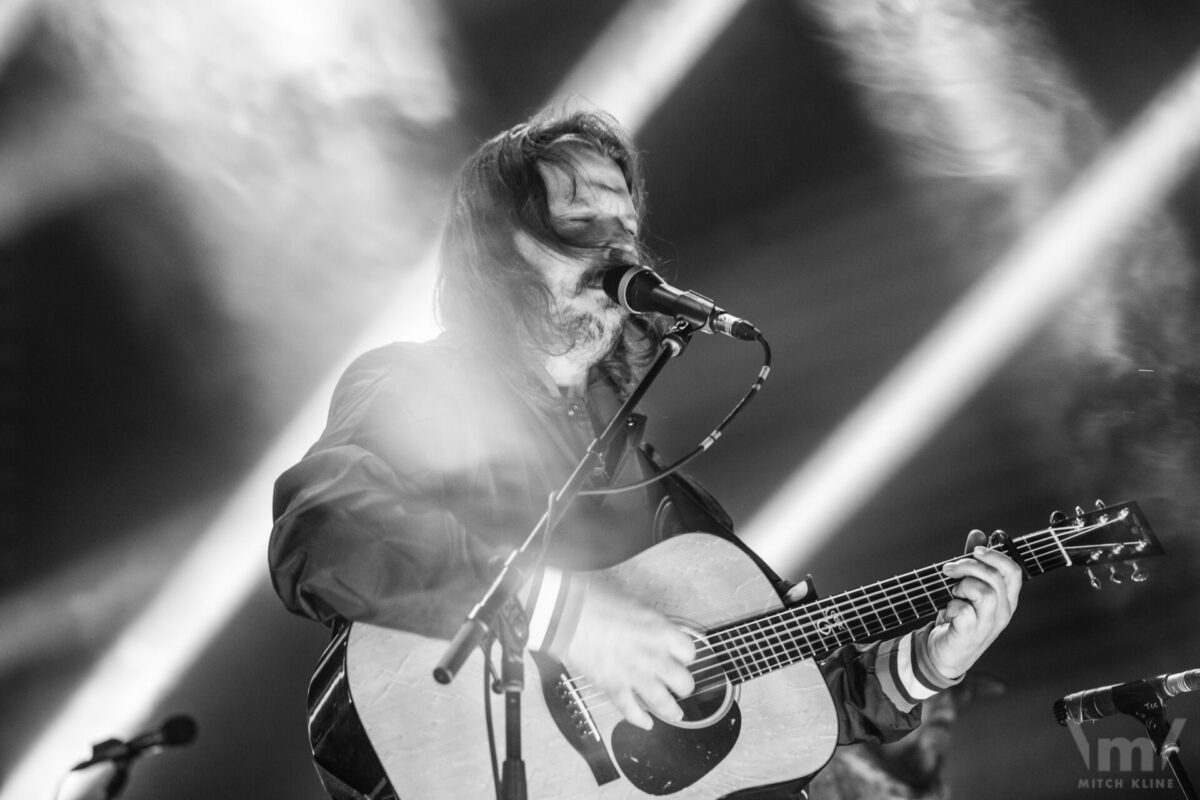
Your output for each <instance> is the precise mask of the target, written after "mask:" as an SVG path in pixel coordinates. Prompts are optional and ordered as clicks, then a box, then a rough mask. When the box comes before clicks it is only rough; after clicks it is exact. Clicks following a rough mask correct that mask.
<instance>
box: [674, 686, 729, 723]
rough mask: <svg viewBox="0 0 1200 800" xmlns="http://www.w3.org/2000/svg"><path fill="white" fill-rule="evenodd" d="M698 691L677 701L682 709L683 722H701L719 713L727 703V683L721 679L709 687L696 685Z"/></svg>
mask: <svg viewBox="0 0 1200 800" xmlns="http://www.w3.org/2000/svg"><path fill="white" fill-rule="evenodd" d="M697 689H701V690H700V691H697V692H695V693H694V694H692V695H691V696H690V697H685V698H683V699H682V700H680V701H679V707H680V708H682V709H683V720H684V722H703V721H705V720H708V719H712V718H713V717H715V716H717V715H719V714H721V713H722V712H723V711H724V710H725V708H726V706H727V705H728V703H727V702H726V701H727V699H728V698H729V684H728V683H727V682H725V681H722V682H721V683H719V684H718V685H716V686H714V687H713V688H710V689H703V688H702V687H700V686H697Z"/></svg>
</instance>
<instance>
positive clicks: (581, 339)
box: [553, 293, 629, 366]
mask: <svg viewBox="0 0 1200 800" xmlns="http://www.w3.org/2000/svg"><path fill="white" fill-rule="evenodd" d="M581 294H582V293H581ZM576 298H578V295H577V296H576ZM553 314H554V328H555V330H556V333H557V335H556V337H555V338H556V339H557V341H556V342H555V343H554V346H553V350H554V352H555V353H556V354H561V355H570V356H571V357H572V358H573V359H575V360H577V361H581V362H584V363H586V364H588V365H589V366H593V365H595V364H597V363H599V362H600V361H601V360H603V359H604V357H605V356H607V355H608V354H609V353H611V352H612V350H613V348H614V347H615V346H616V344H617V342H618V341H619V340H620V338H621V334H622V332H623V331H624V329H625V319H626V318H627V317H628V315H629V312H628V311H626V310H625V309H624V308H622V307H621V306H620V305H619V304H618V303H616V302H615V301H614V300H612V299H611V298H609V297H607V296H605V297H604V298H603V299H602V300H599V301H598V302H597V303H595V304H591V303H587V304H582V305H581V304H580V303H579V302H578V300H577V299H576V300H575V301H574V302H567V303H559V304H558V305H557V307H556V308H555V309H554V312H553Z"/></svg>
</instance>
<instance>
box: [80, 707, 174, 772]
mask: <svg viewBox="0 0 1200 800" xmlns="http://www.w3.org/2000/svg"><path fill="white" fill-rule="evenodd" d="M195 738H196V721H195V720H194V719H192V718H191V717H189V716H187V715H186V714H180V715H178V716H174V717H171V718H170V719H168V720H167V721H166V722H164V723H163V724H162V725H160V726H159V727H158V728H156V729H155V730H152V731H147V732H145V733H142V734H139V735H137V736H135V737H133V738H132V739H130V740H129V741H128V742H123V741H121V740H120V739H106V740H105V741H103V742H100V743H99V744H94V745H92V757H91V758H89V759H88V760H86V761H81V762H79V763H78V764H76V765H75V766H73V767H71V771H72V772H74V771H76V770H81V769H85V768H87V767H90V766H92V765H93V764H99V763H101V762H104V761H118V762H119V761H129V760H130V759H132V758H134V757H135V756H139V755H141V754H142V753H144V752H146V751H147V750H153V749H156V748H163V747H180V746H182V745H186V744H191V743H192V741H193V740H195Z"/></svg>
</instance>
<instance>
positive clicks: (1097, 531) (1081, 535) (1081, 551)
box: [1048, 500, 1163, 589]
mask: <svg viewBox="0 0 1200 800" xmlns="http://www.w3.org/2000/svg"><path fill="white" fill-rule="evenodd" d="M1048 532H1049V533H1050V534H1051V535H1052V536H1053V538H1054V543H1055V545H1056V546H1058V547H1059V548H1060V549H1061V550H1062V553H1063V554H1064V555H1065V556H1066V558H1068V559H1069V562H1070V563H1069V564H1067V566H1073V567H1084V568H1085V569H1086V571H1087V574H1088V580H1089V582H1090V583H1091V585H1092V588H1093V589H1099V588H1100V586H1101V581H1100V578H1098V577H1097V575H1096V573H1095V571H1094V568H1096V567H1100V566H1105V565H1106V566H1107V567H1108V569H1107V570H1106V572H1107V579H1108V581H1109V582H1110V583H1124V582H1125V580H1126V579H1128V580H1131V581H1133V582H1135V583H1140V582H1141V581H1144V580H1146V578H1147V575H1146V573H1145V572H1143V571H1142V569H1141V567H1140V566H1139V565H1138V563H1137V561H1136V559H1139V558H1150V557H1153V556H1160V555H1162V554H1163V548H1162V545H1161V544H1159V542H1158V539H1157V538H1156V537H1155V536H1154V530H1153V529H1152V528H1151V527H1150V523H1149V522H1148V521H1147V520H1146V517H1145V515H1144V514H1143V513H1142V510H1141V508H1139V507H1138V504H1137V503H1136V502H1132V501H1131V502H1126V503H1118V504H1116V505H1111V506H1106V505H1105V504H1104V503H1103V502H1102V501H1100V500H1097V501H1096V506H1095V508H1093V509H1092V510H1090V511H1084V510H1083V509H1082V508H1080V507H1079V506H1076V507H1075V514H1074V516H1068V515H1067V514H1064V513H1063V512H1061V511H1055V512H1054V513H1053V514H1051V515H1050V528H1049V530H1048ZM1123 561H1128V562H1131V567H1130V571H1129V574H1128V575H1127V576H1122V575H1121V573H1120V571H1119V570H1118V569H1117V566H1116V565H1117V564H1118V563H1120V562H1123Z"/></svg>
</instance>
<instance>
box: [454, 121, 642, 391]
mask: <svg viewBox="0 0 1200 800" xmlns="http://www.w3.org/2000/svg"><path fill="white" fill-rule="evenodd" d="M579 147H585V148H590V149H592V150H594V151H595V152H597V153H599V154H601V155H604V156H607V157H608V158H611V159H612V160H613V162H615V163H616V164H617V166H618V167H619V168H620V170H621V173H622V174H623V175H624V177H625V185H626V187H627V188H628V189H629V193H630V196H631V198H632V200H633V205H634V208H635V209H636V211H637V215H638V222H639V230H640V229H641V225H640V223H641V221H642V217H643V216H644V213H645V201H646V193H645V187H644V183H643V175H642V167H641V163H640V160H639V158H638V155H637V152H636V151H635V150H634V149H633V146H632V144H631V143H630V141H629V139H628V137H627V136H626V134H625V132H624V131H623V130H622V128H621V127H620V125H619V124H618V123H617V121H616V120H615V119H613V118H612V117H611V116H609V115H608V114H606V113H604V112H602V111H597V110H592V109H588V110H576V111H573V112H570V113H565V114H559V113H555V112H543V113H542V114H539V115H537V116H535V117H533V118H532V119H531V120H529V121H528V122H525V123H522V124H520V125H517V126H515V127H513V128H511V129H510V130H508V131H505V132H504V133H501V134H500V135H498V136H496V137H494V138H492V139H490V140H488V141H487V142H485V143H484V144H483V145H482V146H481V147H480V148H479V149H478V150H477V151H476V152H475V153H474V155H472V156H471V158H470V159H468V161H467V163H466V164H465V165H464V166H463V168H462V170H461V172H460V173H459V176H458V180H457V182H456V184H455V187H454V192H453V194H452V196H451V204H450V209H449V217H448V219H447V224H446V227H445V232H444V234H443V237H442V242H441V252H440V255H439V272H438V280H437V296H436V297H437V310H438V317H439V320H440V321H441V323H442V324H443V325H444V326H445V327H446V328H447V329H450V330H455V331H457V332H459V333H460V334H463V335H465V336H466V337H467V339H468V340H469V341H470V342H471V343H472V344H473V345H474V346H476V347H479V348H481V349H484V350H486V351H488V353H489V354H490V355H492V356H494V357H495V358H497V359H499V360H500V362H501V365H502V366H503V367H506V368H510V369H513V368H519V367H520V366H521V365H523V364H527V363H528V361H529V359H530V358H536V357H537V355H538V351H539V350H540V351H541V352H542V353H543V354H545V353H549V352H550V351H549V350H548V349H547V348H548V347H549V345H547V344H546V343H548V342H553V341H555V337H556V334H558V333H559V332H557V331H555V329H554V327H553V326H554V318H553V316H552V313H551V309H552V307H553V302H552V297H551V294H550V290H549V289H548V288H547V287H546V285H545V283H544V281H543V279H542V277H541V275H539V274H538V272H537V271H536V270H535V269H534V268H533V267H532V266H531V265H530V264H529V263H528V262H527V261H526V260H525V259H524V258H523V257H522V256H521V254H520V253H519V252H518V250H517V247H516V241H515V234H516V233H517V231H524V232H525V233H526V234H528V235H529V236H530V237H532V238H533V239H534V240H535V241H537V242H540V243H541V244H543V245H544V246H546V247H548V248H550V249H552V250H554V251H557V252H559V253H562V254H565V255H570V256H580V255H584V256H587V257H592V258H595V259H597V260H601V259H603V258H604V255H605V253H603V252H602V250H603V247H602V243H599V242H587V241H578V240H570V239H567V238H565V237H564V236H563V235H562V234H560V233H559V232H558V231H556V230H555V229H554V226H553V225H552V224H551V219H550V210H549V203H548V198H547V190H546V185H545V182H544V181H543V178H542V174H541V172H540V171H539V170H538V164H539V163H544V164H551V165H554V166H556V167H559V168H561V169H563V170H564V171H566V172H567V173H568V174H571V175H574V174H576V172H577V171H576V164H575V161H574V159H573V158H572V150H573V149H575V148H579ZM636 246H637V248H638V251H639V260H640V263H646V261H647V260H648V258H647V256H646V254H645V253H644V252H642V251H643V248H642V245H641V243H640V242H638V243H637V245H636ZM662 330H663V326H662V323H661V321H660V320H652V319H648V318H645V317H638V316H631V317H630V318H629V320H628V321H627V322H626V325H625V329H624V330H623V332H622V334H621V337H620V339H619V340H618V342H617V344H616V345H615V346H614V348H613V350H612V351H611V352H610V353H609V355H608V357H607V358H606V359H605V360H604V361H603V362H602V363H601V365H600V366H601V368H602V369H603V371H604V372H605V373H607V374H608V375H609V376H610V377H611V378H612V379H613V381H614V383H615V384H616V385H617V387H618V388H620V389H624V388H627V387H628V385H629V384H630V383H631V382H632V381H633V380H634V379H635V377H636V376H637V375H638V373H640V371H641V369H642V368H643V367H644V366H646V365H647V364H648V363H649V361H650V360H651V359H652V357H653V355H654V353H655V351H656V349H657V344H658V341H659V338H660V336H661V333H662Z"/></svg>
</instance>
